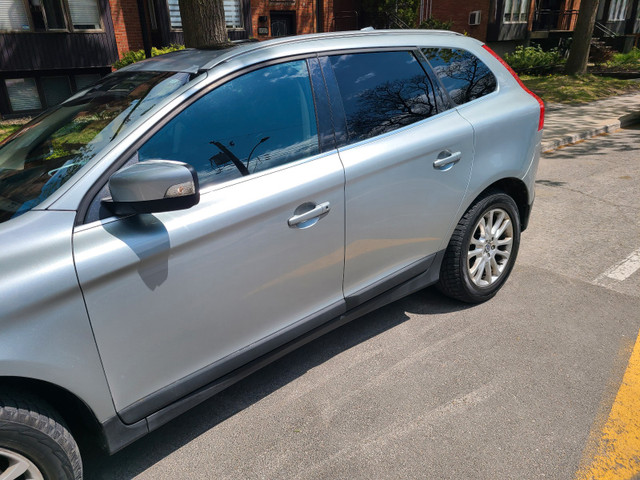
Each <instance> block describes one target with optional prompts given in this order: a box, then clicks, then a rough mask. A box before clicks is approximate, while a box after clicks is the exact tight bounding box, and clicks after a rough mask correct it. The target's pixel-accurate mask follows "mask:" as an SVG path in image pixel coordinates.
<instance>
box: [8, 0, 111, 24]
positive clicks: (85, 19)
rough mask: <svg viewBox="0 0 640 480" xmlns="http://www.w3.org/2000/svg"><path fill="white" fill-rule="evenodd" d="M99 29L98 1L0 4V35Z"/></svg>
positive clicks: (33, 0)
mask: <svg viewBox="0 0 640 480" xmlns="http://www.w3.org/2000/svg"><path fill="white" fill-rule="evenodd" d="M26 6H28V9H27V8H26ZM67 14H68V15H67ZM66 18H69V19H71V24H72V26H73V28H72V29H70V28H69V26H68V25H67V20H66ZM101 29H102V25H101V23H100V8H99V7H98V0H28V1H23V0H0V31H16V30H23V31H24V30H30V31H35V32H46V31H60V30H64V31H68V30H101Z"/></svg>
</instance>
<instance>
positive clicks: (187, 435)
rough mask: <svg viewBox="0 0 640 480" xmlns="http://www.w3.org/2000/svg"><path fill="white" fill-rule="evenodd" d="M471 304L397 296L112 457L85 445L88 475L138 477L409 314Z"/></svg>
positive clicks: (429, 292) (432, 296) (427, 295)
mask: <svg viewBox="0 0 640 480" xmlns="http://www.w3.org/2000/svg"><path fill="white" fill-rule="evenodd" d="M471 307H472V305H468V304H464V303H461V302H457V301H454V300H451V299H449V298H447V297H445V296H443V295H442V294H440V293H439V292H438V291H437V290H436V289H435V288H434V287H431V288H427V289H425V290H422V291H419V292H417V293H414V294H413V295H410V296H408V297H406V298H404V299H402V300H398V301H396V302H394V303H392V304H390V305H387V306H385V307H383V308H381V309H379V310H376V311H375V312H372V313H369V314H367V315H365V316H364V317H361V318H359V319H357V320H354V321H353V322H351V323H349V324H347V325H345V326H343V327H340V328H338V329H337V330H334V331H333V332H330V333H328V334H327V335H324V336H323V337H320V338H318V339H317V340H314V341H313V342H311V343H309V344H307V345H305V346H303V347H301V348H299V349H298V350H296V351H294V352H292V353H290V354H288V355H286V356H285V357H283V358H281V359H279V360H278V361H276V362H274V363H273V364H271V365H269V366H267V367H265V368H263V369H262V370H260V371H258V372H256V373H254V374H252V375H251V376H249V377H247V378H246V379H244V380H242V381H240V382H238V383H236V384H235V385H233V386H231V387H230V388H228V389H227V390H225V391H223V392H221V393H219V394H218V395H216V396H214V397H212V398H211V399H209V400H207V401H205V402H203V403H202V404H200V405H199V406H197V407H195V408H194V409H192V410H190V411H189V412H187V413H185V414H183V415H182V416H180V417H178V418H177V419H175V420H173V421H171V422H169V423H168V424H167V425H165V426H163V427H161V428H160V429H158V430H157V431H155V432H152V433H151V434H149V435H147V436H146V437H144V438H143V439H141V440H139V441H137V442H135V443H134V444H132V445H130V446H129V447H127V448H125V449H124V450H122V451H120V452H118V453H116V454H115V455H114V456H111V457H109V456H107V455H106V454H104V453H102V452H100V451H98V450H97V449H95V448H94V447H91V446H86V447H85V448H86V451H85V450H84V449H83V452H82V455H83V457H84V460H85V478H91V479H107V478H108V479H124V478H132V477H134V476H136V475H139V474H140V473H142V472H143V471H145V470H146V469H148V468H150V467H151V466H153V465H154V464H156V463H157V462H159V461H160V460H162V459H163V458H164V457H166V456H168V455H170V454H171V453H172V452H174V451H176V450H178V449H179V448H181V447H182V446H184V445H186V444H187V443H189V442H191V441H192V440H194V439H195V438H197V437H198V436H200V435H201V434H203V433H204V432H206V431H208V430H210V429H211V428H214V427H215V426H216V425H218V424H219V423H221V422H223V421H224V420H226V419H228V418H230V417H232V416H233V415H235V414H237V413H239V412H241V411H242V410H244V409H246V408H248V407H250V406H251V405H253V404H254V403H256V402H258V401H260V400H261V399H263V398H265V397H266V396H268V395H269V394H271V393H273V392H275V391H277V390H278V389H280V388H282V387H283V386H285V385H287V384H288V383H290V382H292V381H294V380H295V379H297V378H298V377H300V376H302V375H304V374H305V373H306V372H307V371H309V370H311V369H312V368H314V367H317V366H318V365H321V364H323V363H324V362H326V361H328V360H330V359H331V358H333V357H334V356H336V355H338V354H340V353H342V352H344V351H346V350H349V349H350V348H352V347H354V346H356V345H358V344H360V343H362V342H366V341H367V340H369V339H371V338H373V337H376V336H377V335H380V334H382V333H384V332H386V331H388V330H391V329H393V328H395V327H397V326H399V325H401V324H403V323H404V322H406V321H407V320H409V316H408V315H407V313H412V314H419V315H427V316H428V315H439V314H445V313H450V312H455V311H460V310H465V309H467V308H471ZM428 318H429V317H427V321H428ZM223 454H224V452H221V455H223Z"/></svg>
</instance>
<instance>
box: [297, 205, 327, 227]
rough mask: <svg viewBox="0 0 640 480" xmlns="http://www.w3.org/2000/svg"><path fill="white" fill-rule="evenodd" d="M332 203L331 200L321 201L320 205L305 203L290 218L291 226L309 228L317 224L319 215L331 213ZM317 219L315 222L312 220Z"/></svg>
mask: <svg viewBox="0 0 640 480" xmlns="http://www.w3.org/2000/svg"><path fill="white" fill-rule="evenodd" d="M329 210H331V204H330V203H329V202H324V203H320V204H318V205H316V204H314V203H311V202H308V203H303V204H302V205H300V206H299V207H298V208H296V210H295V212H293V213H294V215H293V217H291V218H290V219H289V222H288V223H289V226H290V227H298V228H307V227H310V226H312V225H315V224H316V222H317V221H318V219H319V217H321V216H322V215H325V214H327V213H329ZM314 219H315V222H312V220H314Z"/></svg>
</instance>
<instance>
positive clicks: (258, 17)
mask: <svg viewBox="0 0 640 480" xmlns="http://www.w3.org/2000/svg"><path fill="white" fill-rule="evenodd" d="M340 1H342V2H345V1H350V0H336V2H340ZM223 2H224V9H225V18H226V23H227V31H228V33H229V38H230V39H231V40H240V39H246V38H250V37H253V38H258V39H266V38H270V37H276V36H284V35H297V34H303V33H313V32H318V31H332V30H335V29H336V25H335V23H336V22H335V19H334V15H333V5H334V0H223ZM343 26H344V27H346V28H355V26H356V25H351V24H346V25H343ZM338 27H339V28H340V25H338ZM346 28H340V29H343V30H344V29H346ZM172 43H177V44H181V43H183V35H182V21H181V18H180V7H179V5H178V0H0V116H4V117H11V116H24V115H33V114H35V113H38V112H40V111H42V110H43V109H45V108H47V107H50V106H52V105H56V104H57V103H59V102H61V101H62V100H64V99H65V98H67V97H69V96H70V95H71V94H72V93H73V92H75V91H77V90H80V89H81V88H83V87H85V86H86V85H88V84H90V83H93V82H95V81H96V80H97V79H99V78H100V77H101V76H103V75H105V74H107V73H109V72H110V71H111V65H112V64H113V63H114V62H115V61H116V60H118V59H119V58H121V57H122V55H123V54H124V53H125V52H127V51H130V50H140V49H143V48H145V49H147V50H149V49H150V48H151V47H152V46H156V47H161V46H166V45H169V44H172Z"/></svg>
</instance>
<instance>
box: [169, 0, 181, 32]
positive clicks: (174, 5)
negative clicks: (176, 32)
mask: <svg viewBox="0 0 640 480" xmlns="http://www.w3.org/2000/svg"><path fill="white" fill-rule="evenodd" d="M167 5H168V6H169V21H170V22H171V28H182V18H180V5H178V0H167Z"/></svg>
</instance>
